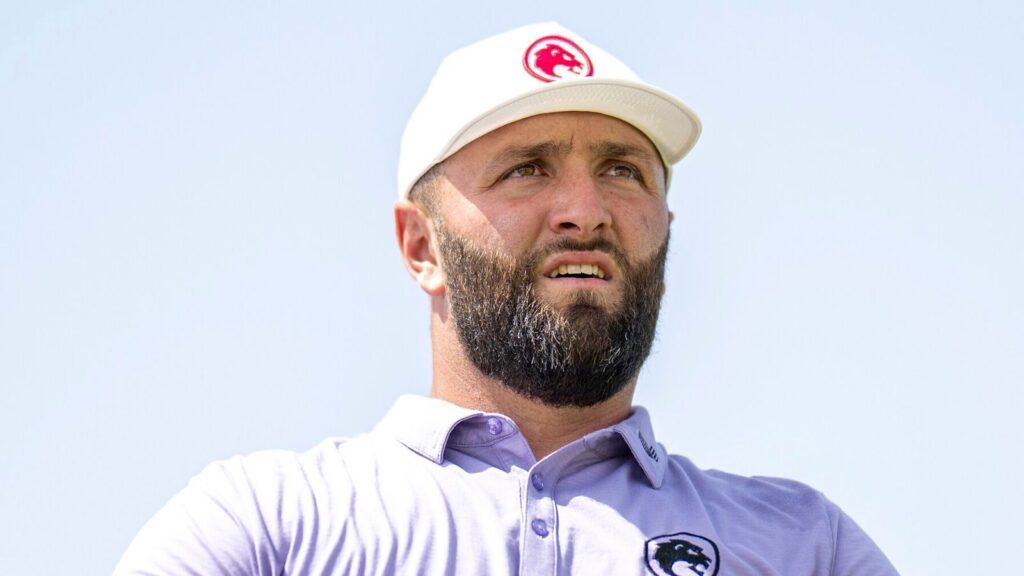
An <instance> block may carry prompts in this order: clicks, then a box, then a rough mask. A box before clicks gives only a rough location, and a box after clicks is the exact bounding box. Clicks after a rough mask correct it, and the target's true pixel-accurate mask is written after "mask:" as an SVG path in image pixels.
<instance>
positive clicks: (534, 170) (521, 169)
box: [502, 162, 540, 179]
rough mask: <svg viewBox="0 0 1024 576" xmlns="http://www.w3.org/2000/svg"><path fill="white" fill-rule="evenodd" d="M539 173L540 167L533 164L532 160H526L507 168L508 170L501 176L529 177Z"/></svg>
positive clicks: (506, 177) (507, 177) (505, 177)
mask: <svg viewBox="0 0 1024 576" xmlns="http://www.w3.org/2000/svg"><path fill="white" fill-rule="evenodd" d="M539 175H540V167H539V166H537V165H536V164H534V163H533V162H527V163H525V164H520V165H519V166H516V167H515V168H513V169H511V170H509V171H508V172H506V173H505V175H504V176H503V177H502V178H503V179H509V178H529V177H531V176H539Z"/></svg>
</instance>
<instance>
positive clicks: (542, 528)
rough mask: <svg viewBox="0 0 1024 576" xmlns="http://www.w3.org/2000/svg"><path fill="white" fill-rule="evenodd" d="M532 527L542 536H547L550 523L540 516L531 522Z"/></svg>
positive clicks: (534, 531) (535, 532)
mask: <svg viewBox="0 0 1024 576" xmlns="http://www.w3.org/2000/svg"><path fill="white" fill-rule="evenodd" d="M530 528H533V533H534V534H536V535H537V536H540V537H541V538H545V537H547V535H548V525H547V523H546V522H544V521H543V520H541V519H540V518H536V519H535V520H534V521H533V522H530Z"/></svg>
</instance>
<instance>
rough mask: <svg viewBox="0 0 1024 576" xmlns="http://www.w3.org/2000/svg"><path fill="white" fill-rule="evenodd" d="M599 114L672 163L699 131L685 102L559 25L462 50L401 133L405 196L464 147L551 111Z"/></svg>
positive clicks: (400, 176)
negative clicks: (637, 134) (628, 127)
mask: <svg viewBox="0 0 1024 576" xmlns="http://www.w3.org/2000/svg"><path fill="white" fill-rule="evenodd" d="M572 111H576V112H598V113H600V114H605V115H607V116H612V117H615V118H618V119H620V120H623V121H625V122H628V123H629V124H632V125H633V126H634V127H636V128H637V129H638V130H640V131H641V132H643V133H644V134H645V135H646V136H647V137H648V138H649V139H650V140H651V142H652V143H653V144H654V146H655V147H656V148H657V149H658V152H659V153H660V154H661V158H662V160H663V161H664V163H665V167H666V169H668V171H669V174H671V167H672V165H673V164H675V163H676V162H678V161H680V160H682V158H683V156H685V155H686V153H687V152H689V151H690V149H691V148H693V145H694V144H696V142H697V137H698V136H700V130H701V125H700V119H698V118H697V115H696V114H694V113H693V111H692V110H690V109H689V108H688V107H687V106H686V105H685V104H683V103H682V102H681V101H680V100H679V99H678V98H676V97H674V96H672V95H671V94H668V93H667V92H664V91H662V90H660V89H658V88H655V87H654V86H651V85H650V84H646V83H644V82H643V81H641V80H640V79H639V78H638V77H637V76H636V74H634V73H633V71H632V70H630V69H629V68H627V67H626V65H625V64H623V63H622V62H620V61H619V60H618V59H617V58H615V57H614V56H612V55H611V54H609V53H607V52H605V51H604V50H602V49H601V48H598V47H597V46H595V45H593V44H591V43H589V42H587V41H586V40H584V39H583V38H581V37H580V36H579V35H578V34H576V33H575V32H572V31H571V30H568V29H566V28H564V27H562V26H560V25H558V24H557V23H554V22H546V23H543V24H533V25H530V26H524V27H522V28H516V29H514V30H510V31H508V32H505V33H502V34H498V35H497V36H491V37H490V38H486V39H484V40H481V41H479V42H476V43H474V44H470V45H469V46H466V47H464V48H461V49H459V50H456V51H455V52H452V53H451V54H449V55H448V57H447V58H445V59H444V61H443V62H441V66H440V67H439V68H438V69H437V73H436V74H435V75H434V78H433V80H431V81H430V86H429V87H428V88H427V93H426V94H424V96H423V99H422V100H420V103H419V104H418V105H417V106H416V109H415V110H414V111H413V113H412V116H411V117H410V118H409V123H408V124H406V126H405V133H404V134H403V135H402V150H401V157H400V158H399V161H398V194H399V196H400V197H402V198H405V197H408V195H409V190H410V189H411V188H412V187H413V185H415V184H416V181H417V180H419V178H420V177H421V176H423V174H425V173H426V172H427V171H428V170H430V169H431V168H432V167H433V166H434V165H435V164H437V163H438V162H441V161H442V160H444V159H445V158H448V157H449V156H451V155H452V154H454V153H456V152H458V151H459V149H461V148H462V147H463V146H465V145H466V144H469V143H470V142H472V141H473V140H476V139H477V138H479V137H481V136H483V135H484V134H487V133H488V132H491V131H493V130H496V129H498V128H500V127H502V126H505V125H506V124H511V123H512V122H515V121H517V120H522V119H523V118H528V117H530V116H536V115H538V114H547V113H550V112H572Z"/></svg>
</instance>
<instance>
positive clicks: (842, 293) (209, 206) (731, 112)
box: [0, 0, 1024, 576]
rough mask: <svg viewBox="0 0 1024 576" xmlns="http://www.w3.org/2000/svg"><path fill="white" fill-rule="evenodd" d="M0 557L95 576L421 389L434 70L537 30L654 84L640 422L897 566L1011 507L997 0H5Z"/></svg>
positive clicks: (913, 568)
mask: <svg viewBox="0 0 1024 576" xmlns="http://www.w3.org/2000/svg"><path fill="white" fill-rule="evenodd" d="M0 15H2V17H0V386H2V388H0V390H2V402H0V515H2V517H3V518H5V520H6V521H5V522H4V523H2V524H0V562H2V564H3V565H4V567H5V571H7V572H9V573H14V574H18V573H34V574H41V573H52V574H57V573H80V574H92V573H97V574H102V573H109V572H110V571H111V570H112V568H113V566H114V564H115V563H116V562H117V559H118V558H119V557H120V554H121V552H122V551H123V550H124V548H125V547H126V546H127V545H128V543H129V542H130V541H131V538H132V537H133V535H134V534H135V533H136V532H137V531H138V529H139V528H140V527H141V526H142V525H143V523H144V522H145V521H146V520H147V519H148V518H149V517H150V516H152V514H153V513H154V512H155V511H156V510H157V509H158V508H159V507H160V506H161V505H162V504H163V503H164V502H166V501H167V500H168V499H169V498H170V497H171V496H172V495H173V494H175V493H176V492H177V491H178V490H180V489H181V488H182V487H184V485H185V484H186V482H187V481H188V480H189V478H190V477H192V476H193V475H195V474H196V473H198V472H199V471H200V470H201V469H202V468H203V467H204V466H205V465H206V464H207V463H209V462H212V461H215V460H219V459H223V458H227V457H230V456H232V455H234V454H245V453H250V452H253V451H257V450H262V449H268V448H285V449H291V450H305V449H307V448H310V447H312V446H313V445H315V444H316V443H317V442H319V441H320V440H321V439H323V438H325V437H328V436H352V435H355V434H359V433H361V432H364V431H367V430H369V429H370V428H371V427H372V426H373V424H374V423H375V422H376V421H377V420H378V419H379V418H380V417H381V416H382V415H383V414H384V412H385V411H386V410H387V409H388V408H389V407H390V405H391V404H392V402H393V401H394V399H395V398H396V397H397V396H398V395H400V394H425V393H427V391H428V389H429V384H430V382H429V373H430V372H429V370H430V357H429V340H428V307H427V299H426V296H424V295H423V293H422V292H420V291H419V289H418V288H417V287H416V286H415V284H414V283H413V282H412V281H411V280H410V279H409V278H408V275H407V273H406V272H405V270H404V268H403V267H402V264H401V261H400V259H399V255H398V250H397V247H396V243H395V240H394V231H393V215H392V206H393V203H394V200H395V195H396V192H395V171H396V168H397V160H398V144H399V140H400V137H401V133H402V129H403V127H404V124H405V121H406V119H407V118H408V116H409V114H410V113H411V111H412V109H413V107H414V106H415V104H416V102H417V101H418V99H419V98H420V96H421V95H422V93H423V91H424V90H425V89H426V86H427V83H428V82H429V80H430V77H431V76H432V74H433V71H434V70H435V68H436V66H437V64H438V63H439V62H440V61H441V59H442V58H443V57H444V55H445V54H447V53H448V52H450V51H451V50H454V49H456V48H458V47H461V46H463V45H465V44H468V43H470V42H472V41H475V40H478V39H481V38H483V37H486V36H488V35H491V34H495V33H498V32H501V31H504V30H507V29H510V28H512V27H515V26H519V25H523V24H528V23H533V22H539V21H545V20H556V21H558V22H560V23H562V24H563V25H566V26H568V27H569V28H571V29H573V30H575V31H576V32H577V33H579V35H581V36H582V37H584V38H586V39H587V40H589V41H591V42H593V43H595V44H597V45H599V46H601V47H603V48H605V49H606V50H608V51H610V52H611V53H613V54H615V55H617V56H618V57H619V58H620V59H621V60H623V61H625V62H626V63H628V64H629V65H630V66H631V67H632V68H633V69H634V70H635V71H636V72H637V73H638V75H639V76H640V77H641V78H644V79H645V80H646V81H648V82H650V83H652V84H655V85H657V86H659V87H661V88H663V89H665V90H668V91H669V92H671V93H673V94H675V95H676V96H678V97H679V98H681V99H682V100H683V101H684V102H686V103H687V104H688V105H689V106H690V107H692V108H693V109H694V110H695V111H696V112H697V114H698V115H699V116H700V117H701V119H702V121H703V125H704V132H703V135H702V137H701V140H700V141H699V142H698V144H697V146H696V147H695V148H694V150H693V151H692V152H691V154H690V155H689V156H688V157H687V158H686V159H684V160H683V162H682V163H681V164H679V165H678V166H677V167H676V170H675V173H674V176H673V182H672V188H671V190H670V193H669V204H670V207H671V209H672V210H673V211H674V212H675V214H676V219H675V221H674V224H673V229H672V240H671V246H670V253H669V265H668V272H667V285H668V289H667V293H666V296H665V299H664V303H663V309H662V316H661V322H660V326H659V333H658V339H657V341H656V344H655V347H654V351H653V353H652V356H651V358H650V359H649V360H648V362H647V364H646V366H645V367H644V369H643V371H642V373H641V376H640V384H639V387H638V392H637V396H636V403H637V404H641V405H644V406H647V407H648V409H649V410H650V412H651V416H652V420H653V422H654V426H655V431H656V432H657V434H658V440H659V441H660V442H661V443H663V444H664V445H665V446H666V447H667V448H668V449H669V450H670V451H672V452H674V453H679V454H684V455H686V456H687V457H689V458H690V459H692V460H693V461H694V462H696V463H697V464H698V465H700V466H701V467H704V468H715V469H721V470H727V471H730V472H735V473H739V474H745V475H763V476H780V477H787V478H795V479H798V480H800V481H802V482H805V483H807V484H810V485H811V486H814V487H815V488H816V489H818V490H821V491H822V492H823V493H825V494H826V495H827V496H828V497H829V498H830V499H832V500H833V501H835V502H836V503H838V504H839V505H840V506H841V507H842V508H843V509H844V510H845V511H846V512H847V513H849V514H850V515H851V516H852V517H853V518H854V519H856V520H857V522H858V523H859V524H860V525H861V526H862V527H864V528H865V530H867V532H868V533H869V534H871V536H872V537H873V538H874V539H875V541H876V542H877V543H878V544H879V546H880V547H881V548H882V549H883V550H884V551H885V552H886V554H887V555H888V556H889V558H890V559H891V560H892V561H893V563H894V564H895V565H896V567H897V568H898V569H899V570H900V571H901V573H903V574H927V575H930V576H943V575H954V574H956V575H961V574H964V573H1005V562H1006V559H1007V558H1008V557H1010V556H1012V553H1011V552H1012V550H1014V549H1017V548H1018V547H1019V541H1020V539H1021V537H1022V536H1024V533H1022V532H1021V529H1020V526H1019V522H1018V520H1017V519H1018V518H1019V517H1020V515H1021V514H1022V513H1024V496H1022V494H1024V492H1022V491H1021V490H1020V489H1019V486H1020V482H1021V480H1020V478H1021V474H1022V472H1024V457H1022V453H1024V451H1022V450H1021V448H1020V445H1021V441H1022V440H1024V424H1022V423H1021V413H1022V408H1024V392H1022V390H1021V388H1022V386H1021V384H1022V383H1024V360H1022V357H1024V354H1022V353H1021V352H1022V350H1024V314H1022V310H1021V294H1024V257H1022V252H1024V251H1022V248H1024V232H1022V229H1021V228H1022V226H1021V222H1022V220H1024V219H1022V216H1024V199H1022V198H1024V195H1022V193H1021V192H1022V190H1021V185H1020V183H1021V182H1022V181H1024V168H1022V166H1024V163H1022V162H1021V161H1020V155H1021V151H1022V150H1024V146H1022V144H1024V113H1022V111H1021V106H1020V102H1022V101H1024V79H1022V74H1021V65H1020V55H1021V54H1024V40H1022V39H1021V38H1022V36H1021V34H1020V30H1021V29H1024V9H1022V8H1021V7H1020V4H1019V3H1011V2H985V1H982V2H976V3H970V4H965V3H951V2H899V1H897V2H879V1H874V2H858V3H851V2H844V3H839V2H828V3H824V2H810V1H808V2H729V1H727V2H693V1H677V2H664V3H653V2H652V3H643V4H642V6H641V5H636V4H633V5H628V4H625V3H621V4H617V3H611V2H600V3H596V2H581V1H567V2H558V3H553V2H549V1H547V2H533V1H526V0H524V1H522V2H517V3H501V4H498V3H484V2H447V3H440V2H419V3H409V4H402V5H399V4H396V3H378V4H372V3H365V2H360V3H349V2H316V1H314V2H305V3H301V4H298V5H287V6H286V5H284V4H282V3H273V2H244V3H243V2H224V3H208V2H175V3H157V2H100V1H93V2H89V1H83V2H63V3H62V2H34V3H30V2H0Z"/></svg>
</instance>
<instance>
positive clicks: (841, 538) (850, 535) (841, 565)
mask: <svg viewBox="0 0 1024 576" xmlns="http://www.w3.org/2000/svg"><path fill="white" fill-rule="evenodd" d="M828 513H829V516H830V520H831V521H832V522H831V523H832V533H833V535H834V541H835V550H834V556H833V560H832V576H899V573H898V572H896V568H895V567H893V565H892V563H890V562H889V559H888V558H886V557H885V554H884V553H883V552H882V551H881V549H879V548H878V546H877V545H876V544H875V543H874V541H872V540H871V537H870V536H868V535H867V533H865V532H864V530H862V529H861V527H860V526H858V525H857V523H856V522H854V521H853V518H850V517H849V516H847V515H846V513H845V512H843V511H842V510H840V509H839V507H838V506H836V505H835V504H833V503H831V502H828Z"/></svg>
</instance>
